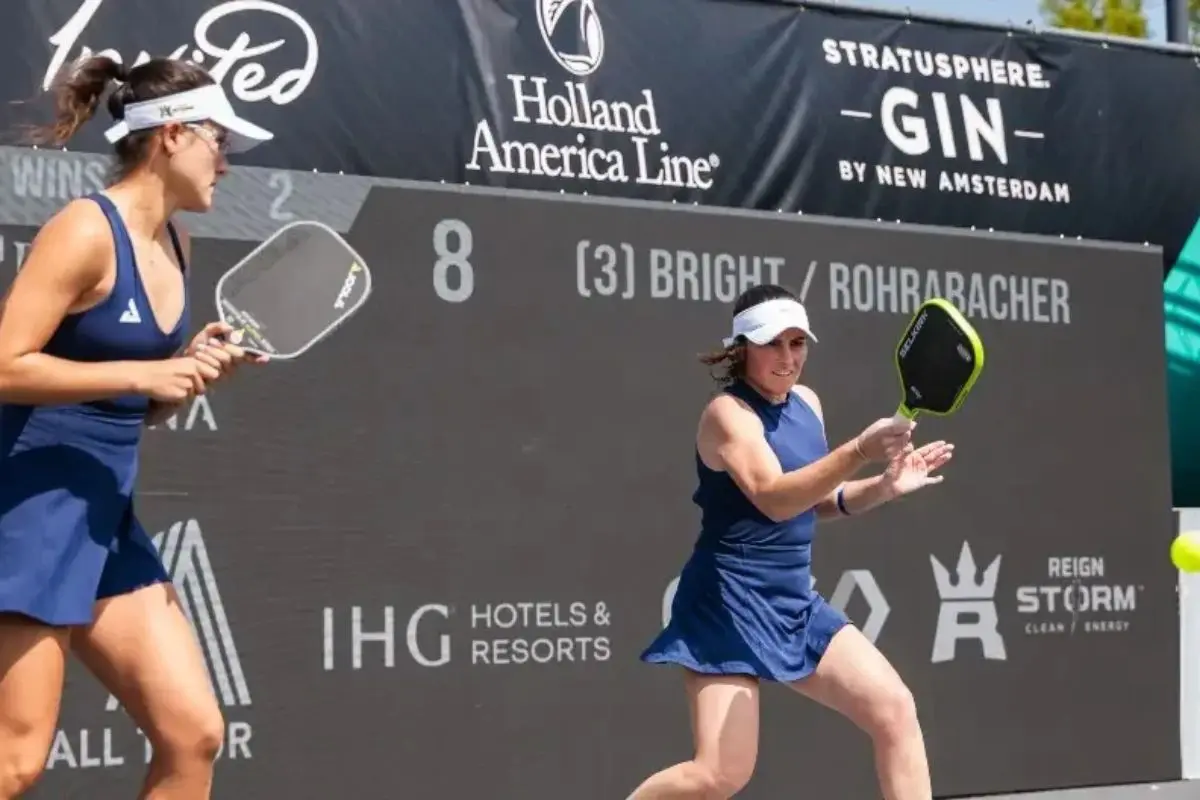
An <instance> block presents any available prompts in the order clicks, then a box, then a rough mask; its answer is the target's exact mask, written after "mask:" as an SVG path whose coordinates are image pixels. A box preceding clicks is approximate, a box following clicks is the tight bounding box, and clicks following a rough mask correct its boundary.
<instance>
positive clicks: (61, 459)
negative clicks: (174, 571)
mask: <svg viewBox="0 0 1200 800" xmlns="http://www.w3.org/2000/svg"><path fill="white" fill-rule="evenodd" d="M142 423H143V420H142V418H141V417H140V416H139V415H127V414H106V413H103V412H100V411H97V410H94V409H91V408H89V407H87V406H69V407H38V408H25V407H13V406H7V407H3V408H0V613H2V612H15V613H19V614H23V615H26V616H29V617H32V618H33V619H36V620H39V621H41V622H44V623H46V624H49V625H86V624H88V623H90V622H91V621H92V618H93V613H94V608H95V604H96V601H97V600H101V599H104V598H107V597H114V596H116V595H121V594H126V593H128V592H131V591H134V590H135V589H139V588H141V587H144V586H149V585H152V584H155V583H160V582H163V581H167V580H169V577H168V575H167V572H166V570H165V569H164V567H163V564H162V560H161V559H160V558H159V555H158V551H157V549H156V548H155V547H154V543H153V542H152V541H151V540H150V537H149V536H148V535H147V534H146V531H145V530H144V529H143V528H142V526H141V525H140V524H139V523H138V520H137V517H136V516H135V515H134V509H133V490H134V484H135V483H136V481H137V470H138V445H139V443H140V440H141V432H142Z"/></svg>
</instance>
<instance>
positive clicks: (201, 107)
mask: <svg viewBox="0 0 1200 800" xmlns="http://www.w3.org/2000/svg"><path fill="white" fill-rule="evenodd" d="M168 122H180V123H189V122H212V123H213V124H215V125H220V126H221V127H222V128H224V129H225V132H226V133H227V134H228V136H229V151H230V152H231V153H244V152H245V151H247V150H249V149H250V148H252V147H254V146H255V145H257V144H261V143H262V142H267V141H270V140H271V139H273V138H274V134H272V133H271V132H270V131H268V130H266V129H264V128H260V127H258V126H257V125H255V124H254V123H252V122H247V121H246V120H244V119H242V118H241V117H239V116H238V115H237V114H236V113H235V112H234V110H233V106H232V105H230V103H229V98H228V97H226V96H225V90H224V89H222V88H221V87H220V85H218V84H215V83H214V84H211V85H209V86H201V87H200V88H199V89H190V90H188V91H186V92H180V93H179V94H172V95H167V96H166V97H156V98H154V99H153V100H144V101H142V102H140V103H130V104H129V105H127V106H125V119H123V120H121V121H120V122H118V123H117V124H116V125H113V126H112V127H111V128H109V129H108V130H107V131H105V132H104V136H105V138H106V139H108V141H110V142H112V143H114V144H115V143H116V142H119V141H120V140H122V139H124V138H125V137H126V136H128V135H129V134H131V133H133V132H134V131H141V130H146V129H148V128H157V127H160V126H162V125H166V124H167V123H168Z"/></svg>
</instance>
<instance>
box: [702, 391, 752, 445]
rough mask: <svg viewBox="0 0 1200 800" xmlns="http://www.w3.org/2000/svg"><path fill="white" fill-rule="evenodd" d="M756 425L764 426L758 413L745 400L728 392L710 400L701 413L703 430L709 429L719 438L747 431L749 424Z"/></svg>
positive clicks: (750, 425)
mask: <svg viewBox="0 0 1200 800" xmlns="http://www.w3.org/2000/svg"><path fill="white" fill-rule="evenodd" d="M755 425H757V426H758V427H759V428H761V427H762V422H761V420H759V418H758V415H757V414H755V413H754V412H753V411H752V410H751V409H750V406H748V405H747V404H746V402H745V401H743V400H741V399H739V398H737V397H734V396H733V395H731V394H729V393H728V392H721V393H719V394H718V395H717V396H716V397H714V398H712V399H711V400H709V401H708V404H707V405H706V406H705V407H704V412H703V413H702V414H701V415H700V430H701V432H702V433H703V432H705V431H707V432H710V433H712V434H716V435H717V436H718V437H719V438H729V437H731V436H734V435H736V434H737V433H738V432H742V431H745V430H746V429H747V426H749V427H750V428H753V426H755Z"/></svg>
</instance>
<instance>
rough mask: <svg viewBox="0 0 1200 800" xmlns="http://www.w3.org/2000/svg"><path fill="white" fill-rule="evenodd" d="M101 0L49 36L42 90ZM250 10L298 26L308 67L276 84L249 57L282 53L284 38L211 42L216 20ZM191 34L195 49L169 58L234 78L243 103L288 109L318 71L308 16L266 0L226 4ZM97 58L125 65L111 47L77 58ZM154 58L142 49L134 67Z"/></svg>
mask: <svg viewBox="0 0 1200 800" xmlns="http://www.w3.org/2000/svg"><path fill="white" fill-rule="evenodd" d="M103 2H104V0H83V2H82V3H80V5H79V8H78V10H76V12H75V13H74V14H73V15H72V16H71V18H70V19H69V20H67V22H66V24H65V25H63V26H62V27H61V28H60V29H59V30H58V31H56V32H55V33H54V35H53V36H51V37H50V44H52V45H54V47H55V51H54V55H53V56H52V57H51V59H50V64H49V66H48V67H47V68H46V73H45V75H44V76H43V79H42V89H43V90H44V91H48V90H49V89H50V87H51V85H52V84H53V82H54V79H55V77H56V76H57V75H58V74H59V72H60V71H61V70H62V68H63V66H64V65H65V64H66V63H67V59H68V58H69V55H70V52H71V50H72V48H74V47H75V45H76V44H77V43H79V42H80V40H81V38H82V37H83V33H84V31H85V29H86V28H87V26H88V23H90V22H91V21H92V19H93V17H95V15H96V12H97V11H99V10H100V6H101V5H103ZM246 11H263V12H266V13H268V14H275V15H278V16H281V17H283V18H284V19H286V20H288V21H290V22H291V23H293V24H294V25H295V26H296V27H297V28H299V29H300V32H301V34H302V35H303V36H304V43H305V56H304V65H303V66H302V67H297V68H294V69H289V70H285V71H284V72H282V73H281V74H280V75H279V76H278V77H277V78H275V80H274V81H271V82H269V83H267V82H266V76H267V71H266V68H265V67H263V65H262V64H261V63H259V62H258V61H253V60H251V59H254V58H257V57H259V56H262V55H265V54H266V53H270V52H273V51H275V50H278V49H279V48H280V47H282V46H283V45H284V43H285V42H286V41H287V40H286V39H276V40H274V41H272V42H268V43H266V44H263V45H258V46H253V47H252V46H251V45H250V41H251V40H250V35H249V34H248V33H245V32H244V31H243V32H241V33H238V35H237V36H236V37H234V40H233V43H232V44H231V45H229V46H228V47H221V46H219V45H217V44H214V43H213V42H211V41H210V40H209V38H208V36H209V28H211V27H212V26H213V25H214V24H215V23H216V22H217V21H219V20H222V19H224V18H225V17H228V16H231V15H233V14H238V13H241V12H246ZM192 35H193V37H194V39H195V46H194V47H193V46H190V45H188V44H182V45H180V46H178V47H177V48H175V49H174V50H172V51H170V53H168V54H167V55H169V57H170V58H175V59H188V60H191V61H192V62H194V63H200V64H203V65H204V66H205V67H206V68H207V69H208V71H209V74H211V75H212V76H213V79H214V80H216V81H217V82H218V83H221V82H223V81H224V79H225V77H226V76H227V75H231V80H230V84H231V85H230V86H229V87H228V88H229V91H230V93H231V94H232V95H233V96H235V97H237V98H238V99H239V100H244V101H246V102H249V103H256V102H259V101H261V100H267V99H269V100H271V102H273V103H275V104H276V105H287V104H288V103H290V102H292V101H293V100H295V99H296V98H297V97H299V96H300V95H301V94H303V93H304V90H305V89H307V88H308V86H309V84H310V83H311V82H312V79H313V76H314V75H315V74H316V71H317V61H318V56H319V48H318V44H317V36H316V33H315V32H314V31H313V28H312V26H311V25H310V24H309V23H308V21H307V20H305V19H304V17H302V16H300V14H298V13H296V12H295V11H293V10H292V9H290V8H288V7H286V6H283V5H280V4H279V3H272V2H269V1H268V0H228V2H224V3H218V4H217V5H215V6H213V7H212V8H210V9H208V10H207V11H205V12H204V13H203V14H202V15H201V16H200V18H199V19H198V20H197V21H196V25H195V28H194V30H193V33H192ZM93 54H94V55H107V56H110V57H111V58H113V59H114V60H115V61H119V62H122V63H125V62H124V61H123V59H122V56H121V54H120V53H119V52H117V51H116V50H114V49H111V48H108V49H103V50H99V51H95V52H94V51H93V50H92V48H91V47H89V46H87V45H85V44H81V45H80V53H79V56H78V57H77V59H84V58H88V57H89V56H91V55H93ZM151 57H152V56H151V55H150V53H149V52H148V51H146V50H142V51H140V52H139V53H138V55H137V57H136V58H135V59H134V61H133V63H132V65H131V66H137V65H139V64H143V63H145V62H146V61H149V60H150V58H151ZM206 57H208V58H212V59H216V62H215V63H213V62H211V61H208V60H207V59H206ZM235 67H236V69H235Z"/></svg>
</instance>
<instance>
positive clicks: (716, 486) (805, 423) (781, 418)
mask: <svg viewBox="0 0 1200 800" xmlns="http://www.w3.org/2000/svg"><path fill="white" fill-rule="evenodd" d="M725 391H726V392H728V393H729V394H731V395H733V396H734V397H737V398H739V399H741V400H742V401H744V402H745V403H746V404H747V405H748V406H750V408H751V409H753V410H754V413H755V414H757V415H758V418H759V419H760V420H762V424H763V430H764V432H765V434H766V439H767V444H768V445H770V447H771V450H772V451H774V453H775V456H776V457H777V458H778V459H779V463H780V465H782V467H783V471H784V472H792V471H794V470H797V469H800V468H801V467H804V466H807V465H808V464H811V463H812V462H814V461H816V460H817V459H819V458H822V457H824V456H825V455H827V454H828V453H829V445H828V442H827V441H826V439H825V430H824V426H823V425H822V424H821V420H820V419H819V418H818V417H817V415H816V413H815V412H814V411H813V410H812V408H810V407H809V405H808V403H806V402H804V400H803V399H802V398H801V397H800V395H798V394H797V393H796V392H794V391H792V392H788V399H787V400H786V401H785V402H783V403H772V402H771V401H769V400H767V398H765V397H763V396H762V395H761V394H759V393H758V392H756V391H755V390H754V389H752V388H751V387H750V386H749V385H747V384H746V383H745V382H744V381H735V382H734V383H733V384H731V385H730V386H728V387H727V388H726V389H725ZM696 471H697V473H698V476H699V485H698V486H697V487H696V491H695V493H694V494H693V496H692V500H693V502H695V504H696V505H697V506H699V507H700V511H701V523H700V538H699V541H698V543H697V546H698V547H700V548H702V549H703V548H714V549H717V550H728V549H734V550H739V551H743V552H746V551H754V550H756V549H759V548H761V549H762V550H764V551H768V552H769V551H773V550H776V548H779V549H780V551H781V552H785V553H786V554H787V558H788V560H793V559H794V560H796V561H799V562H803V563H807V562H808V560H809V553H810V551H811V545H812V539H813V532H814V529H815V527H816V519H817V515H816V511H815V510H813V509H809V510H808V511H805V512H804V513H802V514H800V515H798V516H795V517H792V518H791V519H788V520H784V521H782V522H775V521H774V520H772V519H771V518H770V517H768V516H766V515H765V514H763V513H762V512H761V511H759V510H758V509H757V508H756V507H755V506H754V504H753V503H751V502H750V500H749V499H748V498H747V497H746V495H745V494H744V493H743V492H742V490H741V489H740V488H739V487H738V485H737V484H736V483H735V482H734V480H733V478H731V477H730V476H729V473H727V472H717V471H714V470H711V469H709V468H708V467H707V466H706V465H705V464H704V462H703V460H701V458H700V454H699V452H697V453H696Z"/></svg>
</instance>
